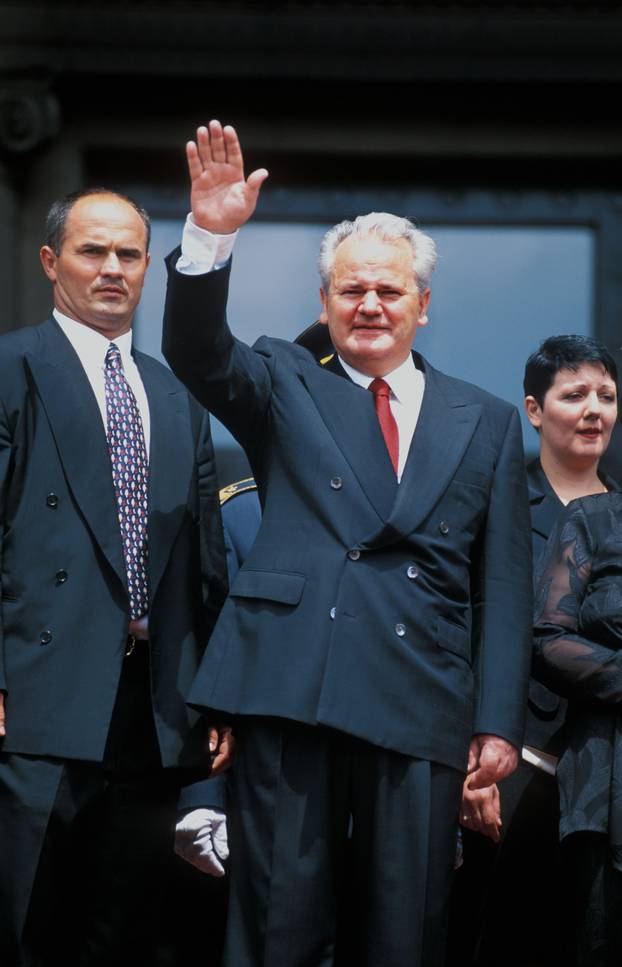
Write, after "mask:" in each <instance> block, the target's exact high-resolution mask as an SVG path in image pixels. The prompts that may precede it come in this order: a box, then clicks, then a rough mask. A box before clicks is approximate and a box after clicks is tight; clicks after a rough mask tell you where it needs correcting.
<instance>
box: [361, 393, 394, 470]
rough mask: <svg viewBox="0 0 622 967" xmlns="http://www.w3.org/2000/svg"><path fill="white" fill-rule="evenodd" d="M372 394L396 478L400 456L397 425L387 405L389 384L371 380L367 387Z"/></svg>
mask: <svg viewBox="0 0 622 967" xmlns="http://www.w3.org/2000/svg"><path fill="white" fill-rule="evenodd" d="M368 388H369V389H370V390H371V392H372V393H373V394H374V403H375V404H376V416H377V417H378V423H379V424H380V429H381V430H382V435H383V437H384V442H385V443H386V445H387V450H388V451H389V456H390V457H391V463H392V464H393V469H394V470H395V474H396V476H397V466H398V461H399V456H400V438H399V433H398V431H397V423H396V422H395V417H394V416H393V414H392V412H391V406H390V404H389V394H390V392H391V390H390V389H389V384H388V383H385V381H384V380H383V379H378V378H376V379H373V380H372V381H371V383H370V384H369V387H368Z"/></svg>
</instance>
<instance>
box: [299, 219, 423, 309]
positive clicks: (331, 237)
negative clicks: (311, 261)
mask: <svg viewBox="0 0 622 967" xmlns="http://www.w3.org/2000/svg"><path fill="white" fill-rule="evenodd" d="M350 235H358V236H360V237H361V238H366V237H369V236H370V235H376V236H377V237H378V238H379V239H382V241H383V242H397V241H398V240H399V239H401V238H404V239H406V241H407V242H408V244H409V245H410V247H411V248H412V252H413V272H414V274H415V280H416V283H417V288H418V289H419V292H420V293H421V294H422V295H423V293H424V292H425V290H426V289H427V288H428V287H429V285H430V279H431V278H432V273H433V271H434V267H435V265H436V245H435V244H434V241H433V239H431V238H430V236H429V235H426V234H425V232H421V231H420V230H419V229H418V228H415V226H414V225H413V223H412V222H411V221H409V219H408V218H401V217H400V216H399V215H390V214H389V213H388V212H370V213H369V215H359V216H358V218H355V219H354V221H353V222H350V221H348V220H346V221H343V222H339V224H338V225H335V226H334V227H333V228H331V229H329V230H328V231H327V232H326V235H325V236H324V238H323V239H322V244H321V245H320V257H319V259H318V268H319V270H320V276H321V279H322V287H323V289H324V291H325V292H328V289H329V286H330V280H331V276H332V272H333V263H334V261H335V252H336V250H337V248H338V246H339V245H340V244H341V243H342V242H343V241H344V239H346V238H348V237H349V236H350Z"/></svg>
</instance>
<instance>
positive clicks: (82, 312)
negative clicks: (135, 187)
mask: <svg viewBox="0 0 622 967" xmlns="http://www.w3.org/2000/svg"><path fill="white" fill-rule="evenodd" d="M40 255H41V262H42V264H43V268H44V271H45V274H46V275H47V277H48V279H50V281H51V282H52V285H53V286H54V304H55V306H56V308H57V309H59V311H60V312H62V313H64V314H65V315H67V316H70V317H71V318H72V319H75V320H76V321H77V322H81V323H83V324H84V325H85V326H90V328H91V329H96V330H97V332H99V333H101V334H102V335H103V336H106V337H107V338H108V339H114V338H116V337H117V336H119V335H121V334H122V333H124V332H127V331H128V330H129V328H130V326H131V324H132V317H133V315H134V310H135V309H136V306H137V304H138V300H139V299H140V294H141V292H142V288H143V282H144V279H145V272H146V271H147V266H148V265H149V256H148V254H147V232H146V229H145V225H144V223H143V221H142V219H141V217H140V215H139V214H138V212H137V211H135V209H134V208H133V207H132V206H131V205H129V204H128V203H127V202H126V201H123V199H122V198H117V197H116V196H114V195H87V196H86V197H85V198H80V199H79V200H78V201H77V202H76V203H75V205H74V206H73V208H72V209H71V211H70V212H69V215H68V216H67V220H66V223H65V236H64V238H63V241H62V245H61V250H60V253H59V254H58V255H56V254H55V252H53V250H52V249H51V248H50V247H49V246H48V245H44V246H43V248H42V249H41V253H40Z"/></svg>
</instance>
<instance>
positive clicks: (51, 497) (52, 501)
mask: <svg viewBox="0 0 622 967" xmlns="http://www.w3.org/2000/svg"><path fill="white" fill-rule="evenodd" d="M45 502H46V504H47V505H48V507H52V508H54V507H58V497H57V496H56V494H48V495H47V497H46V498H45Z"/></svg>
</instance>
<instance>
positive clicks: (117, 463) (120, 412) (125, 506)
mask: <svg viewBox="0 0 622 967" xmlns="http://www.w3.org/2000/svg"><path fill="white" fill-rule="evenodd" d="M105 390H106V419H107V423H108V432H107V435H108V449H109V451H110V460H111V462H112V480H113V483H114V492H115V497H116V498H117V509H118V515H119V526H120V528H121V540H122V542H123V556H124V558H125V570H126V573H127V588H128V593H129V597H130V617H131V618H140V617H141V616H142V615H144V614H146V613H147V605H148V600H149V597H148V586H147V482H148V475H149V468H148V464H147V451H146V449H145V436H144V433H143V423H142V420H141V418H140V411H139V409H138V404H137V403H136V397H135V396H134V394H133V392H132V390H131V387H130V384H129V383H128V381H127V380H126V378H125V373H124V372H123V363H122V361H121V353H120V351H119V347H118V346H116V345H115V343H113V342H111V343H110V346H109V347H108V352H107V353H106V363H105Z"/></svg>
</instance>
